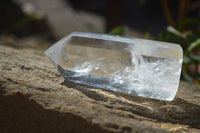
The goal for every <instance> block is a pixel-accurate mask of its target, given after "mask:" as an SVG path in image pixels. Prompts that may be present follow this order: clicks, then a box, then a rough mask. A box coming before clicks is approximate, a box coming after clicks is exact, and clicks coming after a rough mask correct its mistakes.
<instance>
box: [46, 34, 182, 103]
mask: <svg viewBox="0 0 200 133" xmlns="http://www.w3.org/2000/svg"><path fill="white" fill-rule="evenodd" d="M45 53H46V55H47V56H48V57H49V59H50V60H51V62H52V63H53V64H54V66H55V67H56V68H57V70H58V71H59V73H60V74H61V75H62V76H63V77H64V78H65V80H68V81H72V82H76V83H80V84H84V85H88V86H94V87H98V88H103V89H108V90H113V91H118V92H123V93H128V94H134V95H138V96H143V97H149V98H154V99H160V100H167V101H171V100H173V99H174V97H175V95H176V92H177V90H178V86H179V80H180V74H181V66H182V58H183V51H182V48H181V47H180V46H179V45H177V44H171V43H166V42H159V41H152V40H144V39H136V38H124V37H119V36H111V35H105V34H93V33H83V32H73V33H72V34H70V35H68V36H66V37H64V38H63V39H61V40H60V41H58V42H57V43H55V44H54V45H53V46H51V47H50V48H49V49H47V50H46V51H45Z"/></svg>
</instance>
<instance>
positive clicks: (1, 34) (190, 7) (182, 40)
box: [0, 0, 200, 84]
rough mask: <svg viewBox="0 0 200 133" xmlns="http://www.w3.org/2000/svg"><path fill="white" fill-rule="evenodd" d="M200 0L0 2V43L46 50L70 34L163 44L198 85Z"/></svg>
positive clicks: (199, 81)
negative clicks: (177, 52)
mask: <svg viewBox="0 0 200 133" xmlns="http://www.w3.org/2000/svg"><path fill="white" fill-rule="evenodd" d="M199 18H200V0H153V1H149V0H1V1H0V44H5V45H9V46H12V47H15V48H30V47H31V48H36V49H43V50H44V49H46V48H47V47H49V46H50V45H52V44H53V43H54V42H56V41H57V40H59V39H61V38H62V37H64V36H66V35H68V34H70V33H71V32H74V31H82V32H92V33H107V34H113V35H122V36H126V37H136V38H145V39H153V40H160V41H167V42H173V43H178V44H180V45H181V46H182V47H183V49H184V60H183V71H182V77H181V78H182V80H186V81H189V82H194V83H196V84H199V83H200V65H199V63H200V48H199V46H200V19H199Z"/></svg>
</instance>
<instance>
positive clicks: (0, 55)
mask: <svg viewBox="0 0 200 133" xmlns="http://www.w3.org/2000/svg"><path fill="white" fill-rule="evenodd" d="M0 132H1V133H7V132H8V133H13V132H14V133H36V132H37V133H44V132H45V133H47V132H48V133H50V132H52V133H104V132H105V133H115V132H117V133H131V132H133V133H135V132H137V133H142V132H143V133H156V132H157V133H167V132H200V86H198V85H193V84H188V83H185V82H181V84H180V88H179V91H178V94H177V96H176V98H175V100H173V101H172V102H166V101H159V100H153V99H148V98H142V97H138V96H133V95H128V94H122V93H117V92H112V91H106V90H102V89H97V88H91V87H87V86H83V85H78V84H74V83H70V82H64V80H63V78H62V77H61V76H60V75H59V74H58V72H57V71H56V70H55V69H54V67H53V66H52V65H51V63H50V62H49V60H48V59H47V57H46V56H45V55H44V53H43V51H40V50H36V49H33V48H23V49H15V48H11V47H7V46H3V45H0Z"/></svg>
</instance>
